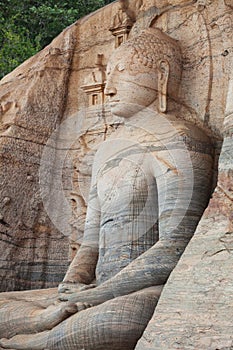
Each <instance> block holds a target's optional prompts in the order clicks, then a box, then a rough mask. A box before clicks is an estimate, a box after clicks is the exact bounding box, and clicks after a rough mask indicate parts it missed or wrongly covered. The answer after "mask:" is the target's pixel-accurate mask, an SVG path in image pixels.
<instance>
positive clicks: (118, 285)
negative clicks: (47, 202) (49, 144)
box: [0, 28, 213, 350]
mask: <svg viewBox="0 0 233 350" xmlns="http://www.w3.org/2000/svg"><path fill="white" fill-rule="evenodd" d="M181 73H182V56H181V51H180V48H179V44H178V42H177V41H176V40H174V39H172V38H170V37H169V36H168V35H166V34H165V33H163V32H162V31H160V30H159V29H154V28H149V29H146V30H144V31H142V32H141V33H140V34H139V35H138V36H137V37H134V38H132V39H130V40H128V41H127V42H126V43H124V44H122V45H121V46H120V47H119V48H118V49H116V50H115V52H114V53H113V55H112V56H111V58H110V60H109V63H108V66H107V81H106V87H105V95H106V96H107V97H108V104H109V106H110V109H111V111H112V113H113V114H114V115H116V116H119V117H122V118H124V120H125V123H124V125H123V127H121V128H119V129H118V130H117V131H116V132H115V133H114V134H112V136H111V137H110V138H109V139H107V141H105V142H103V143H102V144H101V145H100V147H99V148H98V150H97V152H96V155H95V159H94V163H93V169H92V182H91V189H90V196H89V201H88V208H87V216H86V224H85V231H84V238H83V242H82V244H81V247H80V249H79V250H78V252H77V254H76V256H75V257H74V259H73V261H72V263H71V265H70V267H69V269H68V271H67V273H66V275H65V278H64V280H63V282H62V283H61V284H60V285H59V289H58V291H59V301H57V302H55V303H54V304H51V305H50V306H49V307H47V308H42V307H39V306H38V307H37V309H36V310H34V311H33V307H32V306H31V304H30V303H29V302H27V303H26V302H25V304H22V303H21V304H20V306H19V309H18V310H17V308H16V306H14V309H12V308H11V306H10V303H8V304H7V305H6V303H5V304H4V303H3V304H2V306H1V308H0V336H1V338H2V339H1V340H0V346H1V347H2V348H3V349H24V350H25V349H28V350H36V349H37V350H43V349H49V350H55V349H56V350H82V349H87V350H133V349H134V348H135V346H136V343H137V341H138V340H139V338H140V337H141V336H142V334H143V331H144V330H145V328H146V326H147V324H148V322H149V320H150V318H151V317H152V315H153V313H154V310H155V307H156V304H157V302H158V300H159V297H160V294H161V292H162V290H163V287H164V285H165V283H166V281H167V279H168V277H169V275H170V273H171V272H172V270H173V269H174V267H175V266H176V264H177V262H178V260H179V258H180V256H181V255H182V253H183V252H184V249H185V247H186V246H187V244H188V242H189V240H190V239H191V237H192V236H193V234H194V232H195V229H196V226H197V224H198V222H199V220H200V218H201V216H202V214H203V211H204V210H205V208H206V205H207V203H208V200H209V197H210V194H211V186H212V165H213V154H212V146H211V142H210V139H209V137H208V136H207V135H206V133H205V132H204V131H203V130H202V129H201V128H200V127H197V126H196V125H195V123H194V122H192V121H191V120H190V118H189V117H187V116H186V115H183V113H182V112H181V111H182V108H181V107H182V106H181V105H180V103H179V98H178V91H179V85H180V81H181ZM184 114H185V113H184ZM24 307H25V310H26V312H25V316H24V319H25V320H24V321H23V322H22V325H20V324H19V322H18V323H17V317H18V318H19V316H17V312H18V311H19V310H21V312H22V310H23V308H24ZM1 309H2V310H4V311H2V312H1ZM9 310H10V311H9ZM16 324H17V327H16V326H15V328H14V331H12V329H11V328H12V327H14V325H16ZM25 324H26V326H25Z"/></svg>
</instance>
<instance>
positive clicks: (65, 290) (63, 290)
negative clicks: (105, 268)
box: [58, 282, 96, 300]
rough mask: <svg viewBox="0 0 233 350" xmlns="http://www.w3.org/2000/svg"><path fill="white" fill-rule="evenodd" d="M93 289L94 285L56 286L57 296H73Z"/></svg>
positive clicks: (73, 284) (67, 283)
mask: <svg viewBox="0 0 233 350" xmlns="http://www.w3.org/2000/svg"><path fill="white" fill-rule="evenodd" d="M95 287H96V285H95V284H84V283H72V282H62V283H60V284H59V286H58V293H59V294H73V293H76V292H81V291H83V290H86V289H91V288H95ZM59 299H60V298H59ZM60 300H61V299H60ZM63 300H65V299H63ZM66 300H67V299H66Z"/></svg>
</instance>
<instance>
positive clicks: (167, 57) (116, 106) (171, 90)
mask: <svg viewBox="0 0 233 350" xmlns="http://www.w3.org/2000/svg"><path fill="white" fill-rule="evenodd" d="M181 70H182V59H181V52H180V48H179V45H178V43H177V41H176V40H174V39H172V38H170V37H169V36H168V35H166V34H165V33H163V32H161V31H160V30H159V29H155V28H149V29H146V30H144V31H143V32H141V34H140V35H138V36H136V37H134V38H132V39H130V40H128V41H127V42H126V43H124V44H122V45H121V46H120V47H119V48H118V49H116V50H115V51H114V53H113V54H112V56H111V58H110V60H109V63H108V66H107V81H106V87H105V91H104V92H105V95H107V96H108V97H109V104H110V108H111V111H112V113H113V114H115V115H118V116H121V117H130V116H132V115H133V114H135V113H137V112H139V111H140V110H141V109H143V108H145V107H149V106H150V105H152V104H153V103H154V105H155V106H156V108H157V110H158V111H159V112H162V113H165V112H166V111H167V101H168V99H172V100H176V98H177V95H178V90H179V85H180V78H181Z"/></svg>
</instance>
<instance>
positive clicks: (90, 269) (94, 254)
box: [63, 186, 100, 284]
mask: <svg viewBox="0 0 233 350" xmlns="http://www.w3.org/2000/svg"><path fill="white" fill-rule="evenodd" d="M99 228H100V209H99V203H98V198H97V193H96V186H92V188H91V191H90V195H89V201H88V208H87V216H86V222H85V230H84V237H83V242H82V244H81V246H80V248H79V250H78V252H77V254H76V255H75V257H74V259H73V261H72V262H71V264H70V266H69V269H68V271H67V273H66V275H65V278H64V280H63V282H65V283H67V282H68V283H83V284H89V283H91V282H92V281H93V279H94V278H95V268H96V263H97V259H98V243H99Z"/></svg>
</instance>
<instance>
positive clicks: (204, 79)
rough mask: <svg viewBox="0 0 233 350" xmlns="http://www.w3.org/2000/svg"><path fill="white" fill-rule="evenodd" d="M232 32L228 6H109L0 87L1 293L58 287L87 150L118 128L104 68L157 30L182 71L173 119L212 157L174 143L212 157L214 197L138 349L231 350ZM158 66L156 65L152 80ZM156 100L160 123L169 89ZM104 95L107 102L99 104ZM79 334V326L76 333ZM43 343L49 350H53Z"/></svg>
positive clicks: (80, 200) (73, 245) (75, 228)
mask: <svg viewBox="0 0 233 350" xmlns="http://www.w3.org/2000/svg"><path fill="white" fill-rule="evenodd" d="M126 3H127V4H126ZM232 21H233V14H232V5H231V2H230V1H228V0H225V1H223V0H216V1H200V0H197V1H181V0H170V1H169V0H163V1H159V0H158V1H157V0H153V1H152V0H147V1H146V0H145V1H136V0H131V1H129V2H125V3H124V2H121V1H119V4H118V3H117V2H116V3H113V4H110V5H109V6H107V7H105V8H103V9H101V10H99V11H97V12H96V13H94V14H92V15H90V16H88V17H86V18H84V19H82V20H80V21H78V22H77V23H75V24H74V25H73V26H71V27H69V28H67V29H66V30H65V31H64V32H63V33H61V35H60V36H59V37H58V38H56V39H55V40H54V41H53V42H52V43H51V45H49V46H48V47H46V48H45V49H44V50H43V51H41V52H40V53H38V54H37V55H36V56H34V57H33V58H31V59H29V60H28V61H26V62H25V63H24V64H23V65H21V66H20V67H18V68H17V69H16V70H15V71H14V72H12V73H11V74H9V75H8V76H6V77H5V78H4V79H3V80H2V81H1V84H0V96H1V101H0V103H1V107H0V115H1V119H0V157H1V158H0V159H1V170H0V183H1V188H0V201H1V203H0V208H1V211H0V235H1V241H0V242H1V251H2V255H1V261H0V278H1V280H2V283H1V290H2V291H9V290H24V289H35V288H50V287H54V286H57V285H58V283H59V282H61V281H62V278H63V276H64V273H65V271H66V270H67V267H68V263H69V262H70V260H71V259H73V258H74V256H75V254H76V251H77V250H78V249H79V247H80V244H81V242H82V237H83V231H84V221H85V217H86V207H87V198H88V195H89V189H90V181H91V174H92V170H91V169H92V164H93V159H94V155H95V153H96V150H97V149H98V148H99V145H100V144H101V143H102V142H103V141H106V140H111V138H112V137H113V135H117V132H118V130H121V128H123V127H124V126H125V125H124V120H123V119H122V118H121V117H120V116H119V115H113V114H111V112H110V107H109V104H108V103H107V99H106V96H104V88H105V80H106V74H107V75H108V72H107V73H106V64H107V62H108V60H109V57H110V56H111V55H112V54H113V55H114V50H115V49H116V48H118V46H120V45H121V44H122V43H123V42H125V41H127V40H128V38H131V37H134V36H137V35H138V34H139V33H140V32H141V30H143V29H145V28H148V27H152V28H158V29H161V30H162V32H164V33H167V34H168V35H169V36H170V37H171V38H173V39H175V40H177V41H178V42H179V45H180V47H181V55H182V58H183V67H182V77H181V81H180V82H179V95H178V98H177V100H176V102H177V103H178V105H179V106H180V109H179V118H180V119H181V120H182V121H184V120H185V123H191V125H193V127H194V128H197V129H198V130H202V132H203V133H204V134H206V135H207V137H209V138H210V140H211V145H212V146H211V148H212V150H211V152H209V153H208V152H207V148H208V147H207V146H206V147H204V148H203V147H202V140H199V141H200V142H199V143H198V142H197V138H195V137H196V136H195V137H194V139H195V147H196V148H195V147H194V148H195V149H194V148H193V145H192V142H189V138H188V136H187V135H186V134H185V133H186V132H187V129H185V130H186V131H184V132H183V134H182V135H183V139H184V140H185V142H186V145H187V147H189V149H190V152H194V151H195V150H196V149H199V150H201V151H200V153H203V154H207V156H206V157H208V155H209V154H212V155H213V156H214V159H215V164H214V166H213V175H214V179H213V195H212V198H211V200H210V202H209V205H208V207H207V208H206V210H205V212H204V215H203V217H202V218H201V220H200V222H199V225H198V228H197V231H196V233H195V235H194V237H193V239H192V240H191V242H190V243H189V245H188V247H187V249H186V251H185V253H184V254H183V256H182V258H181V260H180V261H179V263H178V265H177V266H176V268H175V269H174V270H173V272H172V274H171V276H170V278H169V280H168V282H167V284H166V285H165V287H164V290H163V293H162V295H161V298H160V301H159V304H158V305H157V307H156V309H155V313H154V315H153V317H152V319H151V321H150V323H149V325H148V327H147V329H146V330H145V332H144V334H143V336H142V338H141V340H140V341H139V342H138V344H137V346H136V349H139V350H140V349H143V348H144V349H164V350H165V349H208V350H209V349H210V350H212V349H213V350H214V349H231V348H232V346H233V339H232V322H231V321H232V316H233V314H232V308H231V306H232V301H231V299H232V298H231V295H232V291H233V290H232V280H233V276H232V271H231V269H230V268H229V266H231V260H232V249H233V246H232V244H233V243H232V242H233V238H232V231H233V224H232V220H233V217H232V196H233V194H232V186H233V185H232V183H233V179H232V146H233V145H232V130H233V116H232V115H233V114H232V113H233V104H232V97H233V96H232V88H233V83H232V81H233V79H232V68H233V67H232V54H233V53H232V32H233V29H232V23H233V22H232ZM142 61H143V59H142ZM167 67H168V66H167V65H166V62H165V63H164V62H163V64H162V66H161V71H162V73H161V74H162V75H161V77H162V78H161V81H163V79H164V76H166V72H167V69H168V68H167ZM118 68H119V69H118V70H119V71H123V70H124V69H125V68H123V69H122V67H118ZM131 68H132V67H131ZM161 91H162V93H161V96H160V112H162V113H165V112H166V108H165V107H164V97H163V96H164V95H166V94H167V90H166V88H165V90H163V87H161ZM127 93H128V91H127ZM170 93H172V92H171V91H169V90H168V94H170ZM112 94H113V93H111V92H109V93H107V96H108V98H111V96H112ZM147 96H148V95H147ZM170 97H173V96H172V95H171V96H170ZM147 98H148V97H147ZM172 112H173V110H172ZM142 120H143V122H142V121H141V123H143V124H144V127H145V128H146V129H150V128H151V127H152V126H153V122H150V123H149V122H148V119H147V117H146V115H144V116H143V117H142ZM149 124H150V125H149ZM186 125H190V124H186ZM160 127H161V125H160ZM197 129H195V130H197ZM158 130H159V128H158ZM129 133H132V128H129ZM197 134H198V133H195V132H193V134H192V135H197ZM135 135H136V134H135ZM136 136H138V135H136ZM139 136H140V135H139ZM186 136H187V137H186ZM140 137H141V136H140ZM126 138H127V137H126ZM222 142H223V144H222ZM221 146H222V149H221ZM106 152H107V151H106ZM220 153H221V154H220ZM219 155H220V158H219ZM194 163H195V161H194ZM195 164H196V163H195ZM201 164H202V163H201ZM200 166H201V165H200ZM196 168H198V167H197V166H196ZM130 170H132V169H130ZM208 174H209V172H208ZM106 181H107V180H106ZM201 186H203V185H201ZM197 187H198V186H197ZM172 190H173V189H172V187H171V193H172ZM199 190H200V187H199ZM202 192H203V193H204V192H205V191H204V190H203V191H202ZM198 193H199V192H198ZM171 197H172V196H171ZM200 198H201V197H200V196H199V197H198V198H197V199H196V200H197V203H199V202H200V203H199V204H200V205H198V206H197V207H198V210H200V206H201V205H203V207H204V206H205V205H206V203H204V199H203V201H202V200H200ZM198 201H199V202H198ZM189 215H190V222H191V221H192V219H193V218H192V214H191V213H190V214H189ZM191 218H192V219H191ZM186 225H187V226H186V227H188V226H189V222H188V221H187V223H186ZM160 263H161V262H160ZM74 266H75V259H74ZM109 266H110V265H109ZM71 270H72V269H71ZM69 272H70V270H69V271H68V275H69ZM108 272H109V273H111V271H108ZM101 273H102V274H104V271H101ZM71 275H72V276H73V270H72V271H71ZM74 275H75V273H74ZM129 276H130V274H129ZM156 278H157V277H156ZM89 282H90V281H89ZM161 283H164V280H163V281H162V282H161ZM132 285H133V284H132ZM112 286H114V288H113V289H114V292H113V293H115V294H116V295H117V296H119V295H121V294H117V293H118V290H120V287H119V289H118V284H117V283H116V284H115V285H114V284H112ZM138 289H140V288H138ZM46 293H47V292H45V295H47V294H46ZM103 293H104V292H103ZM115 294H114V295H115ZM28 295H29V294H27V295H25V294H24V296H22V295H21V294H20V295H18V294H17V293H16V294H14V293H13V294H10V293H8V294H7V295H6V294H5V293H3V294H2V295H1V297H0V300H1V304H2V305H4V300H12V299H13V300H14V301H16V300H29V301H33V302H35V300H37V299H39V300H40V297H38V292H34V294H31V295H30V297H29V299H28ZM86 295H87V296H88V292H86ZM129 295H130V294H129ZM48 296H49V297H48V298H49V300H54V299H55V298H56V292H55V291H54V290H51V291H48ZM101 296H102V294H101ZM156 296H157V295H156ZM141 297H142V295H140V297H139V299H138V300H139V304H140V303H142V301H143V299H140V298H141ZM43 298H44V297H43V296H41V299H43ZM130 298H131V297H129V300H128V299H127V300H128V302H129V304H130V303H131V304H132V303H134V302H135V301H134V295H132V300H131V299H130ZM148 298H149V299H148V300H149V304H148V315H149V314H150V316H149V317H148V319H150V317H151V315H152V313H151V305H152V304H153V307H152V309H154V306H155V304H156V301H157V299H156V301H154V300H153V301H151V299H150V296H149V297H148ZM91 300H92V299H90V300H88V302H91ZM75 301H80V300H75ZM151 303H152V304H151ZM10 304H11V303H9V305H10ZM16 304H17V302H16ZM16 304H15V305H16ZM36 305H37V307H41V306H43V307H45V306H47V305H48V303H46V302H45V301H44V300H43V302H42V301H41V302H40V301H38V302H37V304H36ZM117 305H118V304H117V303H116V306H117ZM127 305H128V304H127ZM118 306H119V305H118ZM11 307H12V310H13V309H14V306H11ZM114 307H115V304H114V299H113V302H112V303H111V302H110V304H109V309H108V307H107V306H106V310H105V309H101V308H99V306H98V307H97V311H96V312H97V313H96V315H97V316H98V314H100V313H101V312H103V313H104V312H105V311H106V312H107V311H108V310H112V312H113V310H115V309H114ZM118 309H119V308H118ZM90 310H92V309H90ZM104 310H105V311H104ZM126 310H128V309H127V307H126ZM63 311H64V310H63ZM38 312H39V314H40V311H38ZM85 312H87V313H86V314H85V315H89V313H90V315H89V316H88V317H87V318H86V322H87V323H88V320H89V317H91V312H92V311H89V310H87V311H85ZM148 315H147V316H148ZM97 316H95V317H97ZM119 317H121V316H119ZM71 319H72V318H71ZM145 319H146V316H145ZM70 322H71V323H70V324H72V321H70ZM147 322H148V321H147ZM82 323H83V319H82V318H81V319H80V318H79V317H78V318H77V322H76V323H75V327H79V326H80V325H81V324H82ZM68 328H69V326H68ZM84 328H85V327H84ZM40 329H41V328H40ZM77 329H78V328H77ZM41 330H42V329H41ZM37 331H38V330H37ZM84 331H85V329H84ZM142 331H143V330H142V329H140V331H139V333H140V332H141V333H142ZM20 332H21V331H20ZM56 332H57V329H56V328H55V331H54V334H56ZM62 332H63V330H62V329H60V334H62ZM21 333H22V332H21ZM141 333H140V334H141ZM9 336H12V335H9ZM124 337H126V338H127V334H125V335H124ZM51 339H52V338H51ZM37 341H41V342H42V338H40V340H39V338H37V340H32V343H30V344H32V345H27V346H29V348H28V349H33V348H34V347H35V344H36V342H37ZM43 342H44V340H43ZM43 342H42V343H43ZM52 342H53V340H50V346H51V349H53V348H55V347H53V346H56V345H54V344H53V343H52ZM43 344H44V343H43ZM71 344H72V346H74V347H75V349H76V345H75V339H72V341H71V343H68V345H67V344H66V343H64V344H63V345H61V346H62V347H61V349H67V350H70V349H71V348H72V347H71ZM132 344H133V343H132ZM132 344H131V345H130V346H131V348H134V346H135V344H134V345H132ZM11 345H12V344H11ZM84 345H85V344H84ZM84 345H83V346H84ZM80 346H81V345H80ZM111 346H112V345H111ZM125 346H126V348H127V344H126V345H125ZM44 347H45V346H44ZM8 348H9V347H8ZM15 348H19V349H26V348H27V347H17V346H16V347H15ZM42 348H43V347H42ZM49 348H50V347H49ZM94 348H95V349H96V347H95V344H94ZM131 348H130V349H131ZM104 349H106V344H105V347H104ZM111 349H113V346H112V347H111ZM116 349H117V347H116ZM127 350H128V348H127Z"/></svg>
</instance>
